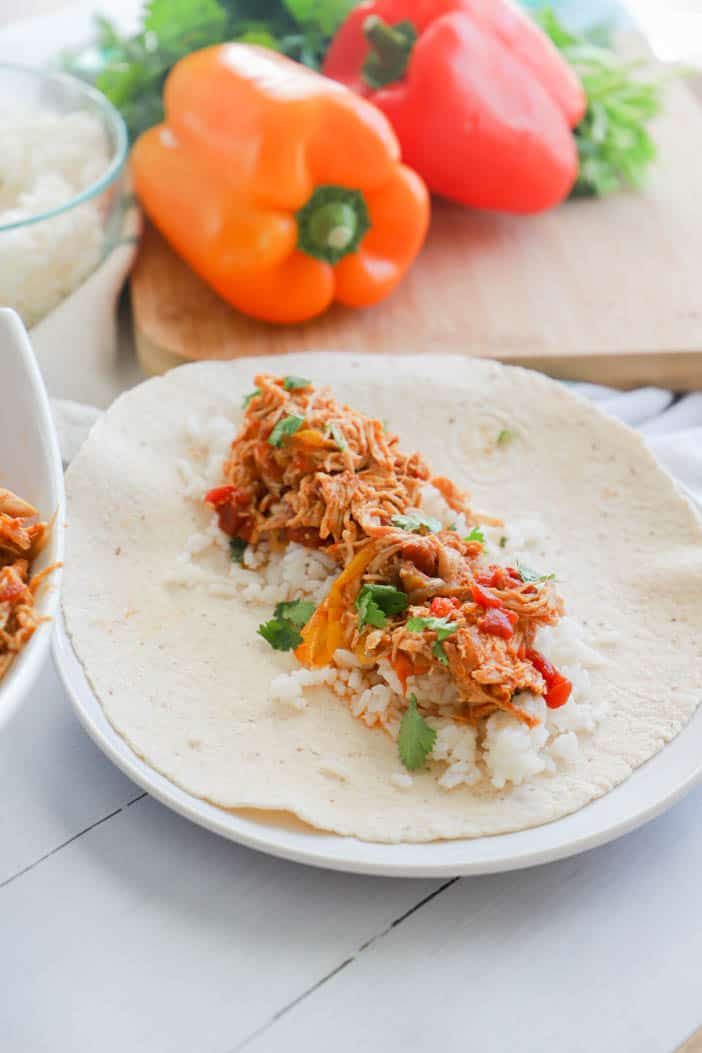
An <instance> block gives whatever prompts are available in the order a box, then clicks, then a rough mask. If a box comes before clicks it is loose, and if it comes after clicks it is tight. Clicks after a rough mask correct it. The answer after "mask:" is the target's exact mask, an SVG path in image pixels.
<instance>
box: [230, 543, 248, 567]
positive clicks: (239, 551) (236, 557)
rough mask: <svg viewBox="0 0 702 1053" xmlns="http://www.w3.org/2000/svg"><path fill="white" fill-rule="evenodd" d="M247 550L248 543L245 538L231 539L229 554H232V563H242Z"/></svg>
mask: <svg viewBox="0 0 702 1053" xmlns="http://www.w3.org/2000/svg"><path fill="white" fill-rule="evenodd" d="M245 549H246V542H245V541H244V539H243V537H230V538H229V552H230V553H231V557H232V563H241V561H242V558H243V556H244V551H245Z"/></svg>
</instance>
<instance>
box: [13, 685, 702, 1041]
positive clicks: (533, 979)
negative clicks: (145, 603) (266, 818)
mask: <svg viewBox="0 0 702 1053" xmlns="http://www.w3.org/2000/svg"><path fill="white" fill-rule="evenodd" d="M0 799H2V800H3V802H4V804H5V807H4V808H3V810H2V831H1V835H0V861H1V863H2V869H3V873H4V883H3V884H0V947H1V948H2V954H1V955H0V1051H2V1053H5V1051H6V1050H7V1051H8V1053H49V1051H51V1053H55V1051H57V1050H60V1051H63V1050H70V1051H71V1053H74V1051H75V1053H83V1051H90V1050H100V1053H123V1051H124V1050H127V1049H129V1050H134V1051H136V1053H140V1051H142V1050H144V1051H148V1053H161V1051H164V1053H193V1051H197V1053H234V1051H236V1050H240V1049H244V1048H245V1049H247V1050H249V1049H250V1050H251V1051H252V1053H277V1051H281V1053H282V1051H286V1053H287V1051H290V1050H293V1051H296V1050H298V1049H299V1050H305V1053H314V1051H315V1050H320V1051H322V1050H323V1051H324V1053H327V1051H328V1050H330V1049H333V1050H334V1051H335V1053H346V1051H347V1050H348V1051H349V1053H351V1051H352V1050H354V1051H355V1050H357V1049H368V1050H375V1049H381V1048H382V1049H387V1050H395V1049H403V1050H408V1051H412V1050H417V1051H425V1050H427V1049H430V1048H437V1049H442V1050H444V1051H448V1053H450V1051H452V1050H457V1051H458V1050H461V1051H463V1050H466V1049H476V1050H477V1049H479V1050H481V1053H513V1051H514V1050H515V1049H518V1050H520V1053H521V1051H525V1050H526V1051H532V1050H533V1051H534V1053H537V1051H538V1053H552V1051H553V1053H556V1051H559V1053H560V1051H562V1050H568V1053H581V1051H582V1053H585V1051H588V1053H589V1051H591V1050H594V1049H598V1050H602V1051H604V1053H609V1051H610V1050H611V1051H616V1053H661V1051H663V1053H668V1051H671V1053H672V1050H673V1049H674V1048H675V1047H676V1046H677V1045H678V1044H679V1043H680V1042H682V1041H683V1040H684V1039H685V1038H686V1036H687V1035H689V1034H690V1033H691V1032H692V1031H694V1030H695V1028H697V1027H699V1025H700V1024H701V1023H702V995H701V994H700V991H701V990H702V985H701V984H700V978H701V977H700V967H699V962H700V961H702V910H701V909H700V897H699V874H700V872H701V870H702V836H701V835H702V813H701V811H700V805H702V790H700V791H697V792H696V793H695V794H693V795H691V796H690V797H689V798H688V799H687V800H686V801H684V802H683V803H682V804H680V805H678V807H677V808H675V809H674V810H673V811H672V812H670V813H669V814H668V815H667V816H664V817H662V818H661V819H659V820H657V821H656V822H654V823H652V824H651V825H649V826H648V827H647V828H645V829H643V830H641V831H638V832H636V833H634V834H632V835H630V836H629V837H627V838H625V839H623V840H622V841H620V842H618V843H616V844H613V845H609V846H606V847H604V848H602V849H599V850H597V851H595V852H591V853H588V854H587V855H585V856H582V857H580V858H578V859H571V860H567V861H565V862H563V863H557V864H553V865H551V866H547V867H541V868H537V869H534V870H529V871H522V872H519V873H515V874H505V875H500V876H496V877H486V878H475V879H463V880H462V881H459V882H455V883H453V882H450V883H448V884H445V885H442V884H441V883H439V882H432V881H422V882H415V881H404V882H403V881H397V880H387V879H382V878H375V879H371V878H362V877H355V876H351V875H349V876H346V875H343V874H336V873H332V872H325V871H319V870H313V869H310V868H305V867H300V866H296V865H295V864H292V863H285V862H281V861H278V860H275V859H270V858H268V857H266V856H263V855H260V854H258V853H255V852H252V851H250V850H248V849H245V848H241V847H239V846H237V845H233V844H230V843H228V842H226V841H223V840H220V839H219V838H217V837H215V836H214V835H212V834H209V833H207V832H206V831H203V830H200V829H198V828H196V827H194V826H192V825H190V824H189V823H188V822H186V821H185V820H183V819H181V818H179V817H177V816H175V815H173V814H171V813H170V812H168V811H167V810H165V809H164V808H162V807H161V806H160V805H159V804H157V803H156V802H155V801H152V800H151V799H150V798H148V797H142V796H141V795H140V794H139V791H138V789H137V788H136V787H134V786H132V784H131V783H129V782H128V780H126V779H124V778H123V777H122V776H121V775H120V774H119V773H117V772H116V771H115V770H114V769H113V768H112V767H111V765H110V764H109V762H108V761H107V760H106V759H104V758H102V756H101V755H100V754H98V752H97V751H96V749H95V747H94V746H93V745H92V743H91V742H90V741H89V739H88V738H87V736H85V735H84V734H83V732H82V730H81V728H80V727H79V725H78V724H77V722H76V721H75V719H74V717H73V715H72V713H71V711H70V709H69V704H68V702H67V700H66V698H65V697H64V695H63V690H62V688H61V687H60V685H59V683H58V680H57V678H56V674H55V672H54V671H53V669H52V668H51V667H49V668H47V670H46V671H45V674H44V676H43V678H42V681H41V683H40V685H39V687H38V689H37V691H36V693H35V696H34V698H32V699H31V700H30V701H29V702H28V703H27V706H26V707H25V708H24V710H22V711H21V712H20V714H19V715H18V716H17V718H16V719H15V720H14V721H12V722H11V723H10V724H9V725H8V726H7V727H6V728H5V729H3V731H2V734H0ZM129 802H132V803H129ZM82 830H84V831H85V832H83V833H81V831H82Z"/></svg>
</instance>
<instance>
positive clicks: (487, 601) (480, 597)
mask: <svg viewBox="0 0 702 1053" xmlns="http://www.w3.org/2000/svg"><path fill="white" fill-rule="evenodd" d="M470 591H471V595H472V597H473V602H474V603H479V604H480V606H481V607H501V606H502V600H501V599H499V597H497V596H495V594H494V593H493V592H490V591H489V590H488V589H485V588H483V586H482V585H479V584H478V582H476V581H474V582H473V584H472V585H471V587H470Z"/></svg>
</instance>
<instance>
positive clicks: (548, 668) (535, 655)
mask: <svg viewBox="0 0 702 1053" xmlns="http://www.w3.org/2000/svg"><path fill="white" fill-rule="evenodd" d="M526 656H527V658H528V659H529V661H530V662H531V664H532V665H533V666H534V668H535V669H538V670H539V672H540V673H541V675H542V677H543V678H544V680H545V681H546V683H547V684H548V683H549V682H550V681H551V680H553V679H554V677H555V676H556V667H555V666H554V665H552V664H551V662H549V660H548V658H544V656H543V655H542V654H541V651H533V650H532V651H527V655H526Z"/></svg>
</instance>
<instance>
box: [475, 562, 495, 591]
mask: <svg viewBox="0 0 702 1053" xmlns="http://www.w3.org/2000/svg"><path fill="white" fill-rule="evenodd" d="M475 580H476V581H477V582H478V584H479V585H487V587H488V588H490V589H494V588H495V586H496V585H497V573H496V569H495V567H489V568H488V569H487V570H479V571H478V573H477V574H476V575H475Z"/></svg>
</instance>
